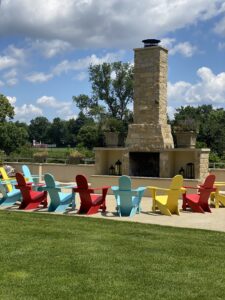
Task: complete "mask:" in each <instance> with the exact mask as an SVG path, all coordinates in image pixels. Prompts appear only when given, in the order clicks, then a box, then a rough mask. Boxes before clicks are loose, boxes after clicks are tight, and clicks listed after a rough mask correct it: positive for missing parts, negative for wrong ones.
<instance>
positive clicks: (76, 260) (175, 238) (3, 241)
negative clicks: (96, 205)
mask: <svg viewBox="0 0 225 300" xmlns="http://www.w3.org/2000/svg"><path fill="white" fill-rule="evenodd" d="M0 228H1V230H0V245H1V246H0V284H1V289H0V299H1V300H4V299H42V300H43V299H173V300H174V299H176V300H177V299H224V295H225V268H224V265H225V263H224V261H225V257H224V248H225V234H224V233H221V232H212V231H203V230H193V229H182V228H172V227H171V228H170V227H161V226H155V225H149V224H137V223H130V222H129V223H128V222H116V221H109V220H103V219H92V218H82V217H78V216H77V217H72V216H71V217H69V216H56V215H50V214H46V215H45V214H41V213H24V212H9V211H0Z"/></svg>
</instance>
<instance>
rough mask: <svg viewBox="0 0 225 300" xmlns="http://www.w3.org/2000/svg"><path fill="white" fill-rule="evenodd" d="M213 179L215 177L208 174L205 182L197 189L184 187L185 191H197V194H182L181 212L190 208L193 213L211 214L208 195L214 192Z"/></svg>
mask: <svg viewBox="0 0 225 300" xmlns="http://www.w3.org/2000/svg"><path fill="white" fill-rule="evenodd" d="M215 178H216V177H215V175H213V174H210V175H208V176H207V177H206V179H205V182H204V183H203V184H201V185H199V186H198V187H190V186H185V188H186V189H187V188H188V189H197V193H196V194H186V193H184V194H183V205H182V208H183V210H186V209H187V207H190V208H191V210H192V211H193V212H199V213H204V212H211V209H210V207H209V203H208V200H209V197H210V194H211V193H212V192H215V191H216V188H215V187H214V186H213V185H214V182H215Z"/></svg>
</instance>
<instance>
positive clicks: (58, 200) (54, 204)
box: [42, 174, 75, 213]
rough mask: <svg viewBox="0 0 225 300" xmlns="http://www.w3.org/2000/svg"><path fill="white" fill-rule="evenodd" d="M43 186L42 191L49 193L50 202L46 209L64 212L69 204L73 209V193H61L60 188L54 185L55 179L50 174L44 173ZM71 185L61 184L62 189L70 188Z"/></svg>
mask: <svg viewBox="0 0 225 300" xmlns="http://www.w3.org/2000/svg"><path fill="white" fill-rule="evenodd" d="M44 180H45V184H46V186H45V187H42V190H43V191H47V192H48V193H49V196H50V199H51V202H50V205H49V207H48V211H51V212H52V211H55V212H62V213H63V212H65V211H66V209H67V208H68V207H69V206H72V209H75V193H62V192H61V188H60V187H58V186H57V185H56V182H55V179H54V177H53V175H51V174H45V175H44ZM73 187H74V185H73V186H63V188H64V189H66V188H70V189H72V188H73Z"/></svg>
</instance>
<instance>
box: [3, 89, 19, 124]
mask: <svg viewBox="0 0 225 300" xmlns="http://www.w3.org/2000/svg"><path fill="white" fill-rule="evenodd" d="M14 114H15V113H14V107H13V106H12V105H11V104H10V102H9V100H8V99H7V98H6V97H5V96H4V95H2V94H0V122H5V121H6V120H7V118H8V119H13V117H14Z"/></svg>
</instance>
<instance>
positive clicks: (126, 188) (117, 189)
mask: <svg viewBox="0 0 225 300" xmlns="http://www.w3.org/2000/svg"><path fill="white" fill-rule="evenodd" d="M111 189H112V191H113V193H114V195H115V198H116V203H117V211H118V214H119V216H120V217H121V216H130V217H132V216H134V215H135V214H136V213H139V212H140V211H141V208H140V203H141V198H142V196H143V194H144V191H145V187H139V188H137V189H132V188H131V179H130V177H129V176H126V175H123V176H121V177H120V178H119V186H112V187H111Z"/></svg>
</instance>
